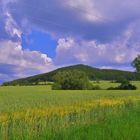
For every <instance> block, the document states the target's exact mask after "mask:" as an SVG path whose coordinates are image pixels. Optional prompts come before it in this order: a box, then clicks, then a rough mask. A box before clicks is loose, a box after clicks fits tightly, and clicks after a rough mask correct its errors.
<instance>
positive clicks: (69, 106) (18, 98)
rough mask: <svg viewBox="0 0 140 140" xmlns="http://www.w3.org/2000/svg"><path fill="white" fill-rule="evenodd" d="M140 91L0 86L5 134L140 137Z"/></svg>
mask: <svg viewBox="0 0 140 140" xmlns="http://www.w3.org/2000/svg"><path fill="white" fill-rule="evenodd" d="M139 132H140V91H139V90H136V91H107V90H101V91H52V90H51V88H50V87H47V86H28V87H0V140H139V139H140V133H139Z"/></svg>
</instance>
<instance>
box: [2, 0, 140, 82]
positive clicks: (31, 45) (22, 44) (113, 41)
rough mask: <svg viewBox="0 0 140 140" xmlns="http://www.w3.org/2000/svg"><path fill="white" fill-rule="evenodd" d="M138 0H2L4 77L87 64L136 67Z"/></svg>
mask: <svg viewBox="0 0 140 140" xmlns="http://www.w3.org/2000/svg"><path fill="white" fill-rule="evenodd" d="M137 54H140V1H139V0H133V1H130V0H123V1H122V0H0V82H4V81H9V80H13V79H17V78H20V77H25V76H30V75H35V74H39V73H44V72H47V71H50V70H53V69H56V68H58V67H61V66H67V65H72V64H86V65H90V66H94V67H99V68H114V69H123V70H133V68H132V67H131V65H130V63H131V61H132V60H133V59H134V58H135V57H136V56H137Z"/></svg>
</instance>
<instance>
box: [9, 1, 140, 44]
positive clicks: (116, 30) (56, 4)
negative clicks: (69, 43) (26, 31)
mask: <svg viewBox="0 0 140 140" xmlns="http://www.w3.org/2000/svg"><path fill="white" fill-rule="evenodd" d="M88 1H89V4H90V3H91V5H92V4H94V3H95V10H96V11H98V12H99V13H101V14H102V15H103V17H98V16H96V14H95V17H96V18H97V21H96V20H95V21H91V20H88V19H86V18H85V17H83V16H85V15H87V16H92V15H94V11H93V12H90V9H88V10H89V11H88V10H85V9H84V8H85V7H82V8H81V7H80V6H78V7H76V8H73V7H71V6H69V5H68V4H67V3H68V2H66V1H65V0H51V1H50V0H41V1H37V0H30V1H29V0H22V1H18V2H17V3H13V4H9V6H8V8H9V10H10V12H11V13H12V16H13V17H14V19H15V20H16V21H17V23H18V25H20V26H23V25H25V21H26V20H27V21H28V22H29V23H30V24H29V27H30V28H31V27H33V26H35V27H38V28H40V29H42V30H45V31H48V32H50V33H54V34H56V35H57V36H59V37H65V36H75V37H77V38H83V39H87V40H88V39H89V40H92V39H96V40H98V41H100V42H108V41H110V40H113V39H114V38H116V36H119V35H120V34H121V33H122V31H124V30H125V29H126V27H127V26H128V25H129V24H130V23H132V22H133V21H134V20H137V19H139V14H138V12H136V11H135V10H134V9H133V7H132V8H129V6H130V5H131V3H130V2H128V0H126V1H125V3H126V4H127V3H128V7H126V6H123V3H122V5H121V4H120V3H116V2H114V4H110V3H112V1H113V0H112V1H111V0H110V1H109V2H110V3H109V2H106V3H105V2H103V3H101V2H102V0H100V1H99V2H97V1H95V0H93V1H91V0H88ZM119 1H120V0H119ZM75 3H78V1H75ZM79 3H80V4H81V3H83V4H85V5H86V3H85V2H84V1H81V2H79ZM115 3H116V4H117V5H118V7H117V5H116V6H115ZM107 4H108V5H107ZM136 4H139V2H136ZM103 5H105V6H106V7H108V9H110V10H108V9H106V8H104V7H103ZM96 6H97V7H96ZM135 6H137V5H135ZM135 6H134V8H135ZM74 7H75V6H74ZM97 8H98V9H97ZM101 8H102V9H101ZM129 9H130V11H129ZM135 9H136V8H135ZM111 10H112V11H111ZM96 11H95V13H96ZM109 12H112V13H109ZM113 12H114V13H113ZM139 12H140V11H139Z"/></svg>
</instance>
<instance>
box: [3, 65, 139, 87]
mask: <svg viewBox="0 0 140 140" xmlns="http://www.w3.org/2000/svg"><path fill="white" fill-rule="evenodd" d="M67 70H80V71H83V72H85V73H86V74H87V76H88V77H89V79H90V80H118V78H127V79H129V80H140V73H136V72H129V71H121V70H113V69H98V68H93V67H90V66H87V65H82V64H79V65H74V66H68V67H63V68H59V69H57V70H54V71H52V72H48V73H44V74H40V75H35V76H31V77H27V78H23V79H18V80H14V81H11V82H6V83H4V84H3V85H32V84H36V83H38V82H46V81H48V82H53V76H54V75H55V74H56V73H58V72H59V71H67Z"/></svg>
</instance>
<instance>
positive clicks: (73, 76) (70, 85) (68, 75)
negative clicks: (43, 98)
mask: <svg viewBox="0 0 140 140" xmlns="http://www.w3.org/2000/svg"><path fill="white" fill-rule="evenodd" d="M54 81H55V83H54V85H53V89H63V90H84V89H92V84H91V83H90V82H89V79H88V77H87V76H86V74H85V73H84V72H81V71H77V70H68V71H61V72H58V73H57V74H56V75H55V76H54Z"/></svg>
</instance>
